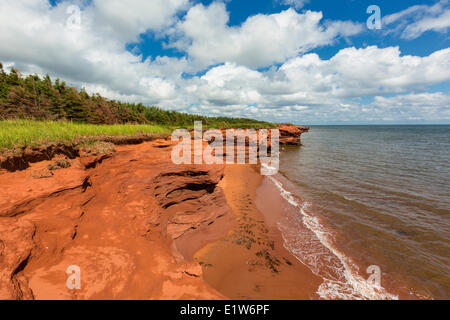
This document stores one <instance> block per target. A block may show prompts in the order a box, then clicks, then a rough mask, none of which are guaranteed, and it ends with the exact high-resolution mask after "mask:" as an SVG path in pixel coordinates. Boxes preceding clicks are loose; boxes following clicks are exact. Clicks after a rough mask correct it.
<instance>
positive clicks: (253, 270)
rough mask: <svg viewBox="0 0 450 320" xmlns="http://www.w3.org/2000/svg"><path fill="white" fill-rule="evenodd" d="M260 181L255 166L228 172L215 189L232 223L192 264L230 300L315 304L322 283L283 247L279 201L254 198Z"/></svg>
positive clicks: (270, 196)
mask: <svg viewBox="0 0 450 320" xmlns="http://www.w3.org/2000/svg"><path fill="white" fill-rule="evenodd" d="M263 179H264V177H263V176H261V175H260V174H259V172H258V168H257V167H256V166H250V165H227V166H226V168H225V175H224V179H223V180H222V181H221V182H220V184H219V186H220V187H222V188H223V190H224V193H225V197H226V200H227V203H228V205H229V206H230V207H231V209H232V211H233V214H234V215H235V222H234V224H233V226H232V228H231V230H230V231H229V232H228V234H227V236H226V237H225V238H223V239H221V240H218V241H215V242H212V243H209V244H208V245H206V246H205V247H203V248H202V249H201V250H199V251H198V252H197V253H196V254H195V255H194V259H195V260H196V261H197V262H198V263H200V265H201V266H202V268H203V279H204V280H205V281H206V283H208V284H209V285H210V286H212V287H213V288H214V289H216V290H217V291H219V292H220V293H222V294H223V295H225V296H227V297H229V298H231V299H317V298H318V295H317V294H316V291H317V288H318V286H319V285H320V283H321V282H322V281H321V279H320V278H319V277H317V276H315V275H314V274H313V273H312V272H311V271H310V270H309V269H308V268H307V267H306V266H305V265H303V264H302V263H300V262H299V261H298V260H297V259H296V258H295V257H294V256H293V255H292V254H291V253H289V252H288V251H287V250H286V249H285V248H284V247H283V239H282V237H281V233H280V231H279V230H278V229H277V227H276V219H278V217H279V215H280V214H282V213H281V212H277V211H278V210H280V209H281V208H282V203H283V199H282V198H281V196H280V195H279V194H278V193H272V192H270V193H264V194H263V195H261V194H259V195H258V197H257V193H258V188H259V187H260V186H261V183H262V181H263ZM259 192H261V191H259ZM257 198H258V199H257ZM256 200H257V202H258V203H257V204H256V202H255V201H256ZM258 207H259V208H263V210H258ZM261 211H263V212H261Z"/></svg>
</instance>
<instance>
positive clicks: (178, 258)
mask: <svg viewBox="0 0 450 320" xmlns="http://www.w3.org/2000/svg"><path fill="white" fill-rule="evenodd" d="M170 146H171V143H170V142H168V141H164V140H159V141H154V142H146V143H142V144H140V145H136V146H129V145H126V146H118V147H116V152H115V153H114V154H112V155H111V156H110V157H108V158H105V159H103V160H102V162H101V164H100V162H99V161H94V162H92V159H89V160H86V161H85V160H84V159H80V158H75V159H71V160H70V164H71V165H70V167H69V166H68V167H67V168H60V169H58V170H54V171H52V173H53V175H52V176H51V177H48V178H45V179H33V178H32V177H31V176H30V175H31V172H33V171H34V170H39V169H41V168H48V166H49V165H50V164H52V163H53V161H42V162H39V163H32V164H30V166H31V167H30V168H29V169H27V170H23V171H16V172H10V173H4V174H1V175H0V184H1V185H2V193H1V194H0V299H220V298H224V297H223V296H222V295H221V294H219V293H218V292H216V291H215V290H214V289H212V288H210V287H209V286H208V285H206V284H205V283H204V282H203V280H202V269H201V267H200V266H199V265H198V264H197V263H196V262H194V261H192V259H191V258H192V253H193V252H195V251H196V250H197V249H199V248H200V247H201V246H202V245H203V244H204V243H205V241H207V240H209V239H211V240H214V239H218V238H220V237H222V236H223V235H224V234H225V233H226V232H227V230H228V229H227V228H224V227H223V224H222V223H216V222H217V221H219V220H220V221H221V222H222V221H225V222H226V221H228V222H229V223H232V222H233V218H232V214H231V213H230V209H229V207H228V206H227V203H226V201H225V198H224V195H223V191H222V189H221V188H220V186H219V183H220V181H221V179H222V176H223V170H224V166H221V165H214V166H206V165H205V166H202V165H199V166H189V165H180V166H176V165H174V164H172V162H171V160H170V151H171V148H170ZM89 157H95V156H89ZM91 163H95V165H90V164H91ZM225 225H226V224H225ZM218 226H222V227H221V228H217V227H218ZM72 265H76V266H79V267H80V269H81V289H80V290H70V289H69V288H67V286H66V281H67V278H68V276H69V275H68V274H67V273H66V270H67V268H68V267H69V266H72Z"/></svg>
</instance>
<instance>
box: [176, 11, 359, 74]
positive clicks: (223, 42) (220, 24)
mask: <svg viewBox="0 0 450 320" xmlns="http://www.w3.org/2000/svg"><path fill="white" fill-rule="evenodd" d="M228 20H229V14H228V12H227V11H226V7H225V4H224V3H222V2H213V3H212V4H211V5H210V6H208V7H205V6H204V5H202V4H198V5H196V6H194V7H193V8H191V9H190V10H189V11H188V13H187V15H186V17H185V18H184V20H183V22H181V23H179V24H178V25H177V27H176V33H175V38H176V41H175V40H174V41H173V42H172V43H171V46H173V47H175V48H177V49H179V50H182V51H186V52H187V53H188V54H189V56H190V57H191V58H192V60H193V61H194V63H198V64H199V65H200V66H203V67H206V66H208V65H212V64H216V63H222V62H235V63H237V64H240V65H244V66H247V67H250V68H259V67H267V66H270V65H272V64H273V63H280V62H283V61H285V60H286V59H288V58H291V57H294V56H296V55H298V54H299V53H304V52H307V51H309V50H311V49H313V48H317V47H320V46H324V45H328V44H331V43H332V42H333V41H335V40H336V39H337V38H338V37H339V36H346V37H347V36H351V35H355V34H357V33H359V32H361V31H362V26H361V25H359V24H355V23H352V22H340V21H335V22H332V23H330V24H329V26H328V27H326V26H324V25H322V24H321V23H320V22H321V20H322V13H321V12H312V11H307V12H305V13H298V12H296V11H295V10H293V9H288V10H286V11H282V12H280V13H276V14H270V15H262V14H259V15H255V16H252V17H249V18H248V19H247V20H246V21H245V22H244V23H243V24H242V25H241V26H233V27H230V26H228Z"/></svg>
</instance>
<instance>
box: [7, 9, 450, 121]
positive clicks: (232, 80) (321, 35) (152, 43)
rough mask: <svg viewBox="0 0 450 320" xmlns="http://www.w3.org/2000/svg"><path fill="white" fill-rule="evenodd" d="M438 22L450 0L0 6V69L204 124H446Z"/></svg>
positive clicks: (449, 63) (445, 54)
mask: <svg viewBox="0 0 450 320" xmlns="http://www.w3.org/2000/svg"><path fill="white" fill-rule="evenodd" d="M370 5H377V6H378V7H379V8H380V10H381V19H382V20H381V22H382V23H381V29H380V30H370V29H368V27H367V25H366V21H367V19H368V18H369V16H370V14H367V13H366V10H367V8H368V7H369V6H370ZM449 26H450V3H449V1H448V0H432V1H431V0H430V1H415V0H397V1H386V0H384V1H372V0H367V1H366V0H333V1H332V0H258V1H248V0H246V1H244V0H228V1H221V0H204V1H198V0H148V1H139V0H129V1H126V2H124V1H120V0H59V1H54V0H51V1H48V0H18V1H2V2H1V3H0V42H1V43H2V46H1V48H0V61H2V62H3V64H4V65H5V66H7V67H13V66H15V67H18V68H19V69H21V70H22V72H23V73H25V74H26V73H37V74H45V73H49V74H50V75H51V76H53V77H60V78H62V79H65V80H67V82H69V83H70V84H72V85H74V86H77V87H79V88H81V87H84V88H86V90H87V91H88V92H91V93H95V92H99V93H100V94H102V95H105V96H107V97H108V98H111V99H119V100H124V101H138V102H143V103H145V104H148V105H159V106H161V107H163V108H166V109H174V110H178V111H184V112H191V113H201V114H205V115H226V116H235V117H251V118H258V119H262V120H270V121H277V122H278V121H279V122H286V121H289V122H294V123H299V124H366V123H367V124H375V123H376V124H383V123H387V124H391V123H401V124H408V123H423V124H429V123H450V93H449V88H450V48H449V44H450V38H449V34H448V29H449Z"/></svg>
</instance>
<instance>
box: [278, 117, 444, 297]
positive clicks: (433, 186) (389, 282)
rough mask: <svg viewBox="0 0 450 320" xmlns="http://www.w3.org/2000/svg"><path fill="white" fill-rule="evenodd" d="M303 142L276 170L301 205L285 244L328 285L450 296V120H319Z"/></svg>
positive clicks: (348, 291)
mask: <svg viewBox="0 0 450 320" xmlns="http://www.w3.org/2000/svg"><path fill="white" fill-rule="evenodd" d="M302 143H303V146H301V147H285V148H283V151H282V152H281V155H280V157H281V158H280V173H281V175H279V176H278V177H275V178H273V179H272V180H273V182H274V183H275V184H277V187H279V189H280V191H281V192H282V194H283V195H284V197H285V198H286V200H288V201H289V202H290V203H291V204H292V206H293V207H295V208H296V209H297V210H296V214H295V215H292V216H290V217H288V218H287V219H286V221H281V222H280V224H279V227H280V229H281V231H282V233H283V236H284V239H285V246H286V247H287V248H288V249H289V250H291V252H293V253H294V254H295V255H296V256H297V257H298V259H299V260H301V261H302V262H304V263H305V264H307V265H309V266H310V267H311V268H312V269H314V271H315V272H316V273H317V274H319V275H321V276H322V277H323V278H324V283H323V284H322V286H321V288H319V289H318V292H319V293H320V295H321V296H322V297H324V298H343V299H347V298H397V297H398V298H400V299H404V298H426V299H430V298H434V299H450V126H314V127H312V128H311V130H310V132H309V133H305V134H303V135H302ZM369 266H375V267H371V268H369V270H367V268H368V267H369ZM377 267H379V270H380V271H381V273H380V281H381V282H378V283H380V284H381V288H380V287H378V286H377V285H376V284H377V280H376V278H372V279H371V280H370V281H371V282H370V283H373V284H374V285H372V286H367V281H366V279H368V278H369V277H370V276H371V275H376V274H377V271H376V270H377ZM374 279H375V280H374Z"/></svg>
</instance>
